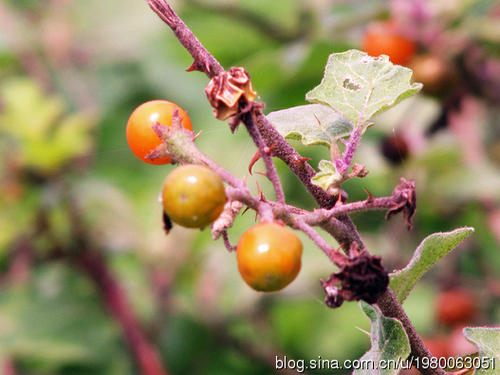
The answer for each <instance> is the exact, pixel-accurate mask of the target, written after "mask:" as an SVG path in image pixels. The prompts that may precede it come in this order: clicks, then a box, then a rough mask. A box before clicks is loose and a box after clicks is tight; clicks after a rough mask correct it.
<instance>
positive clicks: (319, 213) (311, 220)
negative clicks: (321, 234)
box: [304, 197, 394, 225]
mask: <svg viewBox="0 0 500 375" xmlns="http://www.w3.org/2000/svg"><path fill="white" fill-rule="evenodd" d="M393 206H394V199H393V198H392V197H383V198H372V199H366V200H364V201H359V202H352V203H345V204H340V205H336V206H335V207H333V208H330V209H329V210H327V209H325V208H320V209H316V210H314V212H312V213H310V214H307V215H305V217H304V220H305V221H306V222H307V223H308V224H309V225H318V224H321V223H323V222H324V221H326V220H329V219H330V218H332V217H337V216H338V215H344V214H347V213H349V212H355V211H368V210H381V209H386V208H391V207H393Z"/></svg>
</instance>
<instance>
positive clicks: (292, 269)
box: [127, 100, 302, 292]
mask: <svg viewBox="0 0 500 375" xmlns="http://www.w3.org/2000/svg"><path fill="white" fill-rule="evenodd" d="M176 110H177V111H178V114H179V116H180V118H181V122H182V126H183V127H184V129H188V130H191V129H192V125H191V120H190V119H189V116H188V115H187V113H186V112H185V111H184V110H183V109H182V108H180V107H179V106H178V105H177V104H175V103H172V102H169V101H165V100H154V101H149V102H146V103H144V104H142V105H140V106H139V107H137V108H136V109H135V110H134V112H132V114H131V116H130V118H129V120H128V123H127V141H128V144H129V146H130V149H131V150H132V152H133V153H134V154H135V155H136V156H137V157H138V158H139V159H141V160H142V161H144V162H146V163H150V164H157V165H161V164H168V163H171V162H172V159H171V158H170V157H169V156H161V157H152V155H153V153H154V151H155V150H156V149H157V148H158V147H159V146H160V145H161V144H162V140H161V139H160V138H159V137H158V135H157V134H156V133H155V131H154V130H153V125H155V124H161V125H163V126H172V125H173V122H174V121H173V117H174V116H175V114H174V111H176ZM161 196H162V204H163V210H164V213H165V215H166V216H167V217H168V220H171V221H172V222H174V223H176V224H178V225H181V226H183V227H187V228H200V229H202V228H205V227H206V226H208V225H211V224H212V223H214V222H215V220H217V219H218V218H219V216H220V215H221V213H222V212H223V210H224V206H225V204H226V202H227V197H226V191H225V187H224V184H223V181H222V179H221V177H220V176H219V175H218V174H217V173H215V172H214V171H212V170H211V169H210V168H208V167H206V166H204V165H199V164H185V165H182V166H180V167H177V168H175V169H174V170H173V171H172V172H170V174H169V175H168V176H167V177H166V179H165V181H164V183H163V189H162V195H161ZM236 257H237V262H238V270H239V272H240V274H241V277H242V278H243V280H244V281H245V282H246V283H247V284H248V285H249V286H250V287H252V288H253V289H255V290H258V291H263V292H274V291H277V290H280V289H282V288H284V287H285V286H287V285H288V284H290V283H291V282H292V281H293V280H294V279H295V278H296V276H297V274H298V273H299V271H300V267H301V257H302V242H301V241H300V240H299V238H298V237H297V236H296V235H295V234H294V233H293V232H292V231H290V230H288V229H287V228H285V227H284V226H283V225H281V224H278V223H275V222H272V221H264V220H263V221H261V222H260V223H259V224H256V225H254V226H253V227H251V228H250V229H248V230H247V231H246V232H245V233H244V234H243V235H242V237H241V239H240V240H239V242H238V245H237V247H236Z"/></svg>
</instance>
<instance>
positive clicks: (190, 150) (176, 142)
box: [146, 109, 201, 164]
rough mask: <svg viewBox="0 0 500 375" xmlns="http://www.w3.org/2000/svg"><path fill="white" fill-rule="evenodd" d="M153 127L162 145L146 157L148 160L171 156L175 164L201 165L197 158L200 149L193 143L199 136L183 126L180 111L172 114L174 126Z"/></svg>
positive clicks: (159, 124)
mask: <svg viewBox="0 0 500 375" xmlns="http://www.w3.org/2000/svg"><path fill="white" fill-rule="evenodd" d="M151 127H152V128H153V131H154V132H155V133H156V135H157V136H158V138H160V139H161V140H162V143H161V144H160V145H159V146H158V147H157V148H156V149H154V150H153V151H151V152H150V153H149V154H148V155H147V156H146V158H147V159H155V158H159V157H164V156H169V157H170V158H172V161H173V162H174V163H190V164H200V163H201V162H200V160H199V159H198V157H197V155H198V149H197V148H196V146H195V145H194V142H193V141H194V139H196V137H198V135H199V134H198V135H195V134H194V133H193V132H192V131H191V130H188V129H185V128H184V127H183V126H182V120H181V118H180V115H179V110H178V109H176V110H174V112H173V113H172V126H164V125H162V124H161V123H159V122H156V123H154V124H153V125H152V126H151Z"/></svg>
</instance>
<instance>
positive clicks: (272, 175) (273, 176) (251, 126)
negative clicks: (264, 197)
mask: <svg viewBox="0 0 500 375" xmlns="http://www.w3.org/2000/svg"><path fill="white" fill-rule="evenodd" d="M252 112H253V111H250V112H249V113H246V114H245V115H244V116H242V118H241V119H242V121H243V123H244V124H245V126H246V128H247V130H248V133H249V134H250V137H252V139H253V140H254V142H255V144H256V146H257V147H258V149H259V152H260V156H261V158H262V160H264V164H265V165H266V171H267V172H266V176H267V178H269V180H270V181H271V183H272V184H273V187H274V192H275V194H276V200H277V201H278V202H279V203H282V204H284V203H285V193H284V192H283V187H282V186H281V182H280V178H279V176H278V172H276V166H275V165H274V163H273V160H272V157H271V155H270V152H268V151H267V150H266V145H265V143H264V140H263V139H262V136H261V135H260V132H259V129H258V128H257V127H256V126H255V122H254V118H253V113H252Z"/></svg>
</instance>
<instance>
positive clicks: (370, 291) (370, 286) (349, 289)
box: [321, 243, 389, 308]
mask: <svg viewBox="0 0 500 375" xmlns="http://www.w3.org/2000/svg"><path fill="white" fill-rule="evenodd" d="M350 254H351V256H350V257H349V258H348V260H347V261H346V263H345V264H344V265H343V266H342V267H341V268H340V270H339V271H338V272H335V273H333V274H331V275H330V277H329V278H328V279H327V280H326V281H323V280H321V284H322V286H323V289H324V290H325V292H326V297H325V303H326V305H327V306H328V307H331V308H335V307H339V306H340V305H342V303H343V302H344V301H360V300H363V301H365V302H367V303H370V304H372V303H375V302H376V301H377V299H378V298H379V297H380V296H381V295H382V294H383V293H384V292H385V291H386V289H387V287H388V285H389V275H388V274H387V271H386V270H385V268H384V267H383V266H382V259H381V258H380V257H378V256H373V255H370V254H369V253H368V252H367V251H360V252H359V251H358V250H357V244H356V243H353V244H352V245H351V250H350Z"/></svg>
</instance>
